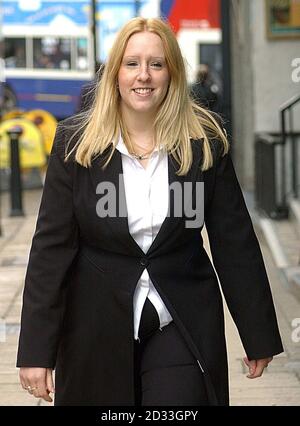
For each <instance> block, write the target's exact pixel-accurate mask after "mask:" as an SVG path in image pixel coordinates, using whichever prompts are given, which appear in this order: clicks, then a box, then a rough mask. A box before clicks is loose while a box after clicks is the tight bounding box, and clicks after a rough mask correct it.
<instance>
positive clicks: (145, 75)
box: [138, 65, 151, 81]
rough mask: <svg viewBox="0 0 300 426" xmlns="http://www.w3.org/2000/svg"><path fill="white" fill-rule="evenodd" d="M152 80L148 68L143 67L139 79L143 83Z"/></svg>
mask: <svg viewBox="0 0 300 426" xmlns="http://www.w3.org/2000/svg"><path fill="white" fill-rule="evenodd" d="M150 78H151V75H150V73H149V69H148V66H146V65H145V66H142V67H141V68H140V70H139V75H138V79H139V80H141V81H147V80H149V79H150Z"/></svg>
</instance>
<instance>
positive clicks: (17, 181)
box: [7, 126, 24, 216]
mask: <svg viewBox="0 0 300 426" xmlns="http://www.w3.org/2000/svg"><path fill="white" fill-rule="evenodd" d="M22 132H23V130H22V128H21V127H19V126H15V127H12V128H11V129H10V130H8V131H7V134H8V136H9V139H10V169H11V175H10V196H11V212H10V216H24V213H23V207H22V183H21V171H20V150H19V138H20V136H21V134H22Z"/></svg>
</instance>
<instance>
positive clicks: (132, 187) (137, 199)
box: [116, 137, 172, 339]
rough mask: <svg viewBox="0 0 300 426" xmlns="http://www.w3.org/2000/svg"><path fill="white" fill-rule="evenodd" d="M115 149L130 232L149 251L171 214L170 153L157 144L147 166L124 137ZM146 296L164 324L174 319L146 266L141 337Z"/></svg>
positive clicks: (139, 302)
mask: <svg viewBox="0 0 300 426" xmlns="http://www.w3.org/2000/svg"><path fill="white" fill-rule="evenodd" d="M116 149H117V150H118V151H120V152H121V154H122V167H123V178H124V186H125V197H126V206H127V214H128V228H129V232H130V234H131V236H132V237H133V238H134V240H135V241H136V243H137V244H138V245H139V246H140V248H141V249H142V250H143V252H144V253H145V254H146V253H147V251H148V250H149V248H150V246H151V244H152V242H153V241H154V239H155V237H156V236H157V234H158V231H159V229H160V227H161V225H162V223H163V221H164V219H165V217H166V216H167V214H168V207H169V180H168V156H167V153H166V152H165V151H163V149H158V148H156V149H155V150H154V151H153V153H152V155H151V157H150V159H149V160H148V164H147V167H146V168H144V167H143V166H142V165H141V163H140V162H139V161H138V160H137V159H135V158H133V157H132V156H131V155H130V154H129V152H128V150H127V147H126V145H125V143H124V141H123V139H122V137H120V138H119V141H118V144H117V145H116ZM147 297H148V298H149V300H150V302H151V303H152V304H153V305H154V307H155V309H156V311H157V314H158V316H159V321H160V327H161V328H162V327H164V326H166V325H167V324H169V323H170V322H171V321H172V317H171V315H170V313H169V311H168V309H167V307H166V306H165V304H164V302H163V301H162V299H161V297H160V295H159V293H158V292H157V290H156V288H155V287H154V285H153V283H152V281H151V280H150V277H149V274H148V271H147V269H146V268H145V269H144V271H143V273H142V275H141V277H140V279H139V281H138V283H137V285H136V288H135V292H134V296H133V311H134V338H135V339H138V330H139V325H140V320H141V314H142V310H143V306H144V303H145V300H146V298H147Z"/></svg>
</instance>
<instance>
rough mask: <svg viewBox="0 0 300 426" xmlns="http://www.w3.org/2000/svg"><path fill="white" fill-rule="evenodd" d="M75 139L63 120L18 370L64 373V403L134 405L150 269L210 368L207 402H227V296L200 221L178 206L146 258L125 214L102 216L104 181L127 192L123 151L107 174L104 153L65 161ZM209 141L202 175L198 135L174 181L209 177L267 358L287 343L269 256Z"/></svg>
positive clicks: (215, 210) (211, 201)
mask: <svg viewBox="0 0 300 426" xmlns="http://www.w3.org/2000/svg"><path fill="white" fill-rule="evenodd" d="M69 137H70V132H69V131H66V130H65V129H64V128H63V127H62V126H59V127H58V130H57V134H56V138H55V142H54V146H53V150H52V153H51V156H50V162H49V166H48V171H47V176H46V181H45V186H44V191H43V197H42V201H41V206H40V211H39V215H38V221H37V227H36V231H35V235H34V237H33V241H32V248H31V252H30V259H29V264H28V269H27V274H26V280H25V290H24V301H23V309H22V321H21V333H20V341H19V350H18V360H17V366H19V367H20V366H34V367H51V368H56V386H55V387H56V395H55V404H57V405H66V404H67V405H134V374H133V344H134V340H133V303H132V300H133V293H134V290H135V286H136V284H137V282H138V279H139V277H140V275H141V274H142V272H143V270H144V268H147V270H148V272H149V275H150V278H151V280H152V282H153V283H154V285H155V287H156V289H157V290H158V292H159V294H160V296H161V298H162V300H163V301H164V303H165V304H166V306H167V308H168V309H169V311H170V313H171V315H172V317H173V319H174V321H175V323H176V324H177V325H178V327H179V329H180V331H181V332H182V335H183V336H184V338H185V340H186V342H187V344H188V345H189V347H190V349H191V351H192V352H193V354H194V356H195V358H196V359H197V360H198V363H199V368H201V369H202V370H203V371H204V373H203V378H204V380H205V383H206V386H207V391H208V395H209V400H210V404H212V405H227V404H228V377H227V376H228V374H227V356H226V344H225V336H224V315H223V306H222V298H221V293H220V290H219V285H218V280H217V276H216V274H215V272H214V268H213V266H212V264H211V262H210V260H209V258H208V256H207V254H206V251H205V250H204V248H203V243H202V237H201V229H202V225H201V226H199V227H198V228H187V227H185V220H186V219H187V218H186V217H185V216H183V217H175V215H174V209H172V205H171V207H170V215H169V216H168V217H166V219H165V220H164V222H163V224H162V226H161V229H160V231H159V233H158V235H157V237H156V238H155V240H154V241H153V243H152V245H151V247H150V249H149V250H148V252H147V254H144V253H143V251H142V250H141V249H140V247H139V246H138V245H137V243H136V242H135V241H134V239H133V238H132V237H131V235H130V233H129V229H128V223H127V218H126V217H106V218H99V217H98V216H97V213H96V203H97V201H98V200H99V198H100V196H99V195H97V194H96V187H97V185H98V183H99V182H102V181H110V182H113V183H114V184H115V186H116V188H117V190H118V191H119V174H121V173H122V161H121V154H120V153H119V151H117V150H116V151H115V152H114V155H113V157H112V160H111V162H110V163H109V165H108V167H107V168H106V169H105V170H102V169H101V167H100V160H101V158H99V157H98V158H96V159H94V160H93V163H92V167H91V168H84V167H82V166H80V165H79V164H77V163H75V162H74V161H69V162H67V163H64V161H63V158H64V150H65V145H66V143H67V142H68V140H69ZM212 147H213V154H214V159H215V161H214V166H213V167H212V168H211V169H210V170H208V171H206V172H202V171H201V168H200V165H201V160H202V140H195V141H192V149H193V164H192V167H191V169H190V171H189V172H188V174H187V175H186V176H177V175H176V173H175V172H176V170H177V168H178V165H177V163H176V162H175V161H174V159H173V157H172V156H171V155H169V157H168V166H169V183H170V184H171V183H172V182H175V181H176V182H179V183H181V184H183V183H184V182H192V183H193V185H194V186H195V184H196V182H204V187H205V196H204V208H205V224H206V227H207V231H208V235H209V240H210V246H211V251H212V256H213V261H214V266H215V268H216V271H217V273H218V276H219V279H220V284H221V287H222V291H223V293H224V296H225V299H226V302H227V304H228V307H229V309H230V312H231V314H232V316H233V319H234V321H235V323H236V325H237V327H238V331H239V334H240V337H241V340H242V343H243V345H244V348H245V351H246V353H247V356H248V357H249V359H258V358H265V357H269V356H272V355H275V354H278V353H280V352H282V350H283V349H282V344H281V339H280V335H279V332H278V327H277V321H276V316H275V311H274V306H273V301H272V296H271V292H270V287H269V282H268V278H267V275H266V271H265V267H264V263H263V259H262V255H261V251H260V248H259V245H258V241H257V238H256V236H255V233H254V230H253V226H252V223H251V220H250V217H249V214H248V211H247V209H246V206H245V202H244V199H243V195H242V192H241V189H240V186H239V184H238V181H237V178H236V175H235V172H234V168H233V165H232V161H231V158H230V154H227V155H225V156H223V157H222V156H221V154H220V152H221V149H220V148H221V144H220V143H219V142H216V143H213V142H212ZM121 185H122V184H121ZM121 189H122V188H121ZM123 190H124V188H123ZM194 197H195V191H194V193H193V199H194ZM191 202H195V200H191ZM171 204H172V203H171Z"/></svg>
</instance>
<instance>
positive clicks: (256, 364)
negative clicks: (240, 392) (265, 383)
mask: <svg viewBox="0 0 300 426" xmlns="http://www.w3.org/2000/svg"><path fill="white" fill-rule="evenodd" d="M272 359H273V357H272V356H271V357H269V358H262V359H253V360H251V361H249V359H248V358H247V357H245V358H244V362H245V364H246V365H247V367H248V368H249V374H248V375H247V377H248V379H256V378H257V377H260V376H261V375H262V373H263V371H264V369H265V368H266V367H267V366H268V364H269V362H271V361H272Z"/></svg>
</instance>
